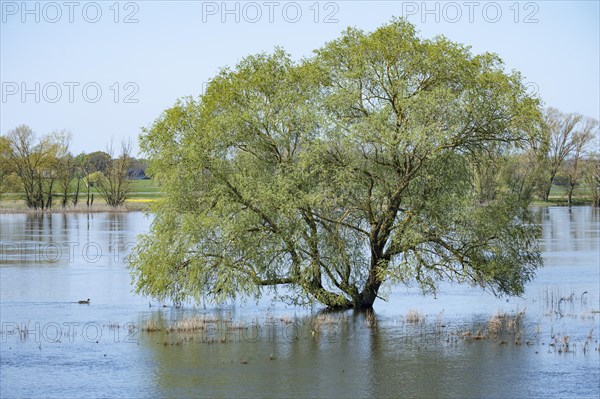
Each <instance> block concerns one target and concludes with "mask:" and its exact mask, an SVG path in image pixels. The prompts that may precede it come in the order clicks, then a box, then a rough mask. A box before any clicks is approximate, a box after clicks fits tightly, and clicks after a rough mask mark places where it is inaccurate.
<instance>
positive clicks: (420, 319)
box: [405, 309, 426, 324]
mask: <svg viewBox="0 0 600 399" xmlns="http://www.w3.org/2000/svg"><path fill="white" fill-rule="evenodd" d="M405 319H406V322H407V323H410V324H419V323H424V322H425V319H426V317H425V315H423V314H422V313H420V312H419V311H418V310H415V309H410V310H409V311H408V313H406V317H405Z"/></svg>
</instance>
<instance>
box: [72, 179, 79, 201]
mask: <svg viewBox="0 0 600 399" xmlns="http://www.w3.org/2000/svg"><path fill="white" fill-rule="evenodd" d="M80 182H81V179H79V178H77V188H76V189H75V194H74V195H73V206H74V207H77V203H78V202H79V184H80Z"/></svg>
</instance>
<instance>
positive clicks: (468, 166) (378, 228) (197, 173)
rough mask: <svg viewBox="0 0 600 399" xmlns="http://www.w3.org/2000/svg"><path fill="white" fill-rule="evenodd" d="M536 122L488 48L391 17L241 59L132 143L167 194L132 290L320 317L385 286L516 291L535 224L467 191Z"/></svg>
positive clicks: (532, 258) (522, 211) (531, 267)
mask: <svg viewBox="0 0 600 399" xmlns="http://www.w3.org/2000/svg"><path fill="white" fill-rule="evenodd" d="M538 122H539V111H538V105H537V100H536V99H533V98H530V97H529V96H528V95H527V93H526V88H525V86H524V85H523V81H522V78H521V76H520V75H519V74H518V73H516V72H511V73H507V72H505V71H504V67H503V64H502V62H501V60H500V59H499V58H498V57H497V56H496V55H493V54H487V53H486V54H482V55H473V54H471V52H470V49H469V48H468V47H465V46H463V45H460V44H456V43H453V42H450V41H448V40H447V39H446V38H444V37H437V38H435V39H432V40H425V39H421V38H419V37H418V36H417V34H416V33H415V29H414V27H413V26H412V25H410V24H409V23H407V22H405V21H403V20H393V21H392V22H391V23H389V24H387V25H384V26H382V27H381V28H379V29H377V30H376V31H374V32H372V33H364V32H362V31H360V30H357V29H348V30H346V31H345V32H344V33H343V34H342V36H341V37H340V38H339V39H337V40H335V41H332V42H330V43H327V44H326V45H325V46H324V47H323V48H321V49H319V50H317V51H316V52H315V55H314V56H313V57H312V58H309V59H305V60H302V61H300V62H294V61H292V60H291V59H290V57H289V56H288V55H287V54H285V53H284V52H283V51H282V50H280V49H278V50H276V51H275V52H274V53H273V54H260V55H255V56H250V57H247V58H245V59H244V60H242V61H241V62H240V63H239V65H237V66H236V67H235V68H234V69H224V70H222V71H221V72H220V73H219V74H218V75H217V76H216V77H214V79H212V80H211V82H210V84H209V85H208V87H207V90H206V92H205V94H204V95H202V96H201V97H200V98H199V99H197V100H194V99H184V100H181V101H179V102H178V103H177V104H176V105H175V106H174V107H172V108H170V109H168V110H166V111H165V112H164V113H163V114H162V116H161V117H160V118H158V119H157V120H156V121H155V122H154V124H153V125H152V126H151V127H150V128H149V129H147V130H146V131H145V132H144V134H143V135H142V138H141V147H142V149H143V151H144V152H145V154H146V155H147V156H148V158H149V161H150V170H151V173H152V174H153V175H154V177H155V178H156V179H158V180H159V181H160V183H161V185H162V188H163V191H164V198H163V199H162V200H160V201H158V202H157V203H156V204H155V205H154V207H153V213H154V214H155V219H154V222H153V225H152V228H151V231H150V233H149V234H147V235H144V236H141V237H140V239H139V242H138V244H137V247H136V249H135V250H134V252H133V254H132V255H131V257H130V263H131V269H132V274H133V278H134V281H135V284H136V289H137V291H138V292H140V293H144V294H147V295H151V296H154V297H157V298H159V299H172V300H173V301H175V302H181V301H184V300H190V299H195V300H201V299H204V300H212V301H214V302H220V301H224V300H227V299H230V298H235V297H236V296H237V295H240V294H244V295H246V296H256V297H258V296H260V295H261V294H263V293H265V292H271V293H274V294H275V295H276V297H278V298H281V299H286V300H289V301H292V302H294V303H306V302H307V301H317V302H320V303H322V304H324V305H326V306H329V307H333V308H351V307H354V308H369V307H371V306H372V305H373V303H374V301H375V300H376V298H377V297H379V296H380V295H381V294H382V292H381V291H382V290H381V289H382V286H383V285H384V284H385V283H387V284H397V283H411V282H415V281H416V282H417V283H418V284H419V285H420V286H421V287H422V288H423V290H425V291H435V289H436V287H437V285H438V282H439V281H440V280H452V281H458V282H464V283H469V284H473V285H478V286H481V287H484V288H486V289H489V290H490V291H491V292H493V293H495V294H497V295H502V294H508V295H514V294H520V293H522V292H523V289H524V284H525V283H526V282H527V281H528V280H530V279H531V278H532V276H533V274H534V271H535V269H536V267H538V266H539V265H540V264H541V260H540V255H539V251H538V248H537V240H536V237H537V234H538V229H537V227H535V225H534V224H533V223H532V221H531V219H530V214H529V212H528V210H527V203H526V202H524V201H522V200H520V199H519V198H518V197H517V196H515V195H513V194H511V192H510V190H504V189H502V187H497V193H496V195H494V199H493V200H490V201H483V202H482V201H480V200H479V199H478V196H477V195H476V193H475V188H474V179H475V177H474V176H475V171H476V167H475V165H476V164H477V163H478V162H481V161H483V160H485V159H487V158H489V157H492V156H497V155H498V154H501V153H503V152H507V151H512V150H514V148H516V147H518V146H519V145H520V143H523V142H525V141H527V140H530V139H531V136H532V135H534V133H533V132H535V131H536V130H535V128H536V126H537V123H538Z"/></svg>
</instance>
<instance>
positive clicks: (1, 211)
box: [0, 199, 592, 215]
mask: <svg viewBox="0 0 600 399" xmlns="http://www.w3.org/2000/svg"><path fill="white" fill-rule="evenodd" d="M153 201H154V199H148V200H134V201H132V202H129V203H126V204H125V205H124V206H121V207H117V208H114V207H111V206H108V205H106V204H98V205H97V206H92V207H89V208H88V207H87V206H85V205H83V206H82V207H72V206H70V207H67V208H61V207H57V208H51V209H44V210H39V209H37V210H36V209H29V208H27V207H25V206H24V205H20V206H19V205H17V206H14V207H6V208H3V207H2V202H3V201H2V200H0V215H10V214H53V213H57V214H60V213H103V212H111V213H128V212H145V211H149V210H150V206H149V205H150V202H153ZM553 206H558V207H568V206H569V205H568V204H567V202H566V200H565V201H548V202H543V201H532V203H531V205H530V207H532V208H540V207H542V208H543V207H553ZM571 206H574V207H576V206H577V207H578V206H592V203H591V201H589V200H575V201H573V204H572V205H571Z"/></svg>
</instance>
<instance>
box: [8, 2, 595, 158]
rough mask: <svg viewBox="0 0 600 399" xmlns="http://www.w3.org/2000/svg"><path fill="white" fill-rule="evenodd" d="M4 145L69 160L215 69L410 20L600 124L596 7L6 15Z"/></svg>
mask: <svg viewBox="0 0 600 399" xmlns="http://www.w3.org/2000/svg"><path fill="white" fill-rule="evenodd" d="M0 12H1V16H0V81H1V82H2V98H1V102H0V107H1V108H0V131H1V133H2V134H5V133H7V132H8V131H9V130H11V129H13V128H15V127H16V126H18V125H20V124H23V123H24V124H27V125H29V126H30V127H32V128H33V130H34V131H35V132H36V133H37V134H38V135H43V134H46V133H49V132H51V131H52V130H60V129H66V130H69V131H71V132H72V135H73V143H72V150H73V152H75V153H78V152H81V151H86V152H90V151H94V150H98V149H105V148H106V145H107V144H108V142H109V141H110V139H111V137H112V138H114V140H115V141H117V142H118V141H120V140H122V139H125V138H129V137H131V138H132V139H133V141H134V142H135V143H136V145H137V136H138V134H139V132H140V127H142V126H148V125H150V124H151V123H152V121H153V120H154V119H155V118H157V117H158V116H159V115H160V113H161V112H162V111H163V110H164V109H166V108H168V107H170V106H171V105H173V103H174V102H175V101H176V100H177V98H179V97H182V96H187V95H193V96H197V95H198V94H200V93H201V92H202V88H203V84H204V83H205V82H206V81H208V80H209V79H210V78H211V77H212V76H214V75H215V73H216V72H217V71H218V70H219V68H220V67H223V66H227V65H235V64H236V63H237V62H238V61H239V60H240V59H241V58H242V57H244V56H246V55H248V54H252V53H257V52H260V51H271V50H272V49H273V48H274V47H275V46H283V47H284V48H285V50H286V51H288V52H289V53H291V54H292V56H293V57H295V58H301V57H303V56H308V55H310V54H311V51H312V50H314V49H316V48H319V47H320V46H321V45H323V44H324V43H325V42H327V41H329V40H331V39H334V38H335V37H337V36H338V35H339V33H340V32H341V31H342V30H344V29H345V28H346V27H347V26H356V27H358V28H361V29H363V30H367V31H368V30H373V29H374V28H376V27H377V26H379V25H382V24H384V23H386V22H388V21H389V20H390V19H391V18H392V16H404V17H406V18H407V19H408V20H409V21H411V22H412V23H414V24H415V25H416V26H417V28H418V29H419V31H420V32H421V35H422V36H423V37H433V36H435V35H440V34H443V35H445V36H447V37H448V38H450V39H451V40H453V41H457V42H461V43H464V44H468V45H471V46H472V48H473V52H475V53H480V52H484V51H491V52H495V53H497V54H499V55H500V57H501V58H502V59H503V60H504V62H505V63H506V66H507V68H508V69H516V70H519V71H521V72H522V73H523V75H524V76H525V80H526V81H527V82H529V83H530V85H529V87H530V90H532V91H539V94H540V96H541V97H542V99H543V100H544V102H545V104H546V105H548V106H554V107H557V108H559V109H561V110H563V111H566V112H579V113H582V114H584V115H589V116H592V117H595V118H600V115H599V114H600V103H599V99H600V81H599V75H600V64H599V61H600V43H599V40H600V31H599V20H600V11H599V2H598V1H579V2H578V1H535V2H531V1H518V2H517V1H496V2H493V1H454V2H444V1H441V2H434V1H430V2H423V1H321V2H316V1H295V2H293V1H269V0H267V1H254V2H235V1H229V2H226V3H225V2H222V1H215V2H211V1H208V2H207V1H131V2H125V1H124V2H115V1H95V2H91V1H72V2H68V1H56V2H43V1H30V2H26V3H24V2H22V1H4V0H2V1H0Z"/></svg>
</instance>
